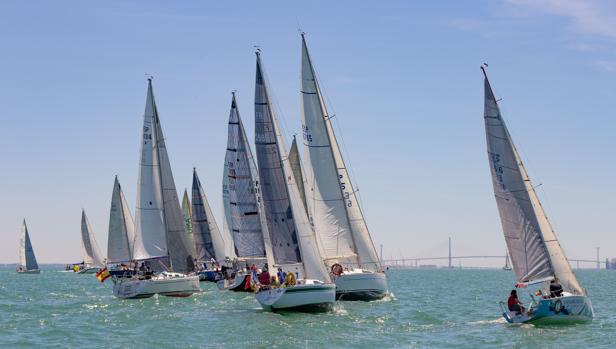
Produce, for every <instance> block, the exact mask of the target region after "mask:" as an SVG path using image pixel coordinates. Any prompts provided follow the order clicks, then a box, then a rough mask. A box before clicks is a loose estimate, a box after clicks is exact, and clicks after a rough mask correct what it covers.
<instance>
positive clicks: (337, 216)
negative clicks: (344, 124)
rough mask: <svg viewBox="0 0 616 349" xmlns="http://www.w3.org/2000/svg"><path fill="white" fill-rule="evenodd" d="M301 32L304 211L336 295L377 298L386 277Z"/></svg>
mask: <svg viewBox="0 0 616 349" xmlns="http://www.w3.org/2000/svg"><path fill="white" fill-rule="evenodd" d="M301 36H302V89H301V94H302V106H303V110H302V123H303V125H302V128H303V138H304V149H305V156H304V160H305V164H306V167H305V168H306V177H307V180H306V182H307V193H309V194H308V195H307V197H306V204H307V207H308V212H309V214H310V216H311V218H312V224H313V226H314V230H315V231H316V233H317V237H318V239H319V242H320V244H321V247H322V253H323V257H324V261H325V263H326V264H327V266H328V267H329V268H330V271H331V277H332V279H333V280H334V281H335V282H336V298H337V299H342V300H365V301H369V300H375V299H380V298H383V297H384V296H385V295H386V294H387V277H386V275H385V273H384V272H383V268H382V267H381V262H380V260H379V257H378V255H377V252H376V249H375V248H374V244H373V242H372V238H371V236H370V232H369V230H368V226H367V224H366V220H365V218H364V215H363V213H362V210H361V208H360V206H359V200H358V199H357V196H356V192H357V190H355V189H354V187H353V184H352V182H351V178H350V177H349V172H348V169H347V167H346V165H345V162H344V159H343V158H342V152H341V151H340V148H339V146H338V142H337V140H336V135H335V134H334V128H333V125H332V123H331V115H329V113H328V111H327V108H326V106H325V102H324V100H323V96H322V94H321V89H320V86H319V82H318V81H317V77H316V74H315V71H314V67H313V65H312V60H311V58H310V54H309V53H308V47H307V45H306V38H305V36H304V33H302V35H301Z"/></svg>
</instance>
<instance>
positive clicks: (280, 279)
mask: <svg viewBox="0 0 616 349" xmlns="http://www.w3.org/2000/svg"><path fill="white" fill-rule="evenodd" d="M276 276H277V277H278V282H279V283H281V284H282V283H284V282H285V281H286V280H287V273H286V272H284V271H282V268H281V267H278V273H276Z"/></svg>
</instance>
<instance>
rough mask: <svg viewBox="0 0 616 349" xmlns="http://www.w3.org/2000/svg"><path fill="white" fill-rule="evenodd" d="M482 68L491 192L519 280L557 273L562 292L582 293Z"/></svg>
mask: <svg viewBox="0 0 616 349" xmlns="http://www.w3.org/2000/svg"><path fill="white" fill-rule="evenodd" d="M482 70H483V72H484V78H485V79H484V89H485V97H484V121H485V129H486V140H487V147H488V158H489V161H490V172H491V173H492V183H493V187H494V195H495V197H496V203H497V206H498V211H499V214H500V218H501V223H502V226H503V232H504V235H505V241H506V242H507V248H508V249H509V255H510V257H511V262H512V264H513V270H514V271H515V273H516V275H517V277H518V280H519V281H520V282H528V281H533V280H537V279H542V278H546V277H553V276H554V277H557V278H558V279H559V280H560V283H561V284H562V286H563V288H564V289H565V290H566V291H569V292H572V293H576V294H583V293H584V290H583V289H582V287H581V286H580V284H579V283H578V281H577V279H576V277H575V274H574V273H573V271H572V270H571V266H570V265H569V262H568V261H567V258H566V257H565V253H564V251H563V250H562V248H561V247H560V244H559V242H558V239H557V238H556V234H555V233H554V230H553V229H552V227H551V225H550V222H549V221H548V218H547V216H546V215H545V212H544V210H543V207H542V206H541V203H540V202H539V198H538V197H537V194H536V192H535V189H534V187H533V185H532V182H531V180H530V178H529V177H528V174H527V173H526V169H525V168H524V165H523V163H522V160H521V159H520V156H519V154H518V151H517V150H516V148H515V145H514V144H513V140H512V139H511V135H510V134H509V131H508V130H507V126H506V124H505V121H504V120H503V118H502V115H501V113H500V110H499V107H498V103H497V101H496V98H495V97H494V93H493V91H492V87H491V86H490V82H489V81H488V77H487V75H485V70H484V68H483V67H482Z"/></svg>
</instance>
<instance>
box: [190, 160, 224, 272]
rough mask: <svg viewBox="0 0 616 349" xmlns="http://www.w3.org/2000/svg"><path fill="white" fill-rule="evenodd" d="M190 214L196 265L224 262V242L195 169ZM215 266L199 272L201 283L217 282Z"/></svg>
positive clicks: (214, 264) (212, 264) (212, 265)
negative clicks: (213, 261) (214, 261)
mask: <svg viewBox="0 0 616 349" xmlns="http://www.w3.org/2000/svg"><path fill="white" fill-rule="evenodd" d="M191 212H192V233H193V239H194V241H195V247H196V252H197V254H196V255H195V257H196V260H197V263H198V264H199V265H207V263H210V262H211V261H212V260H216V261H218V262H220V261H224V260H225V257H226V256H225V242H224V240H223V237H222V235H221V233H220V229H218V224H216V220H215V219H214V214H213V213H212V210H211V209H210V205H209V203H208V201H207V197H206V196H205V191H204V190H203V186H201V181H200V180H199V176H198V175H197V170H196V169H193V182H192V208H191ZM216 264H217V263H211V264H210V266H211V268H203V270H201V271H199V279H200V280H201V281H217V279H218V272H216V268H217V266H216Z"/></svg>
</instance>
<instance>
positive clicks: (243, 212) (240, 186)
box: [223, 93, 265, 258]
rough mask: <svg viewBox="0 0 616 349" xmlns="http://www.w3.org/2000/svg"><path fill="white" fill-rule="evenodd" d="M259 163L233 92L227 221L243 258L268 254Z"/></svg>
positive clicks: (225, 179)
mask: <svg viewBox="0 0 616 349" xmlns="http://www.w3.org/2000/svg"><path fill="white" fill-rule="evenodd" d="M256 178H258V174H257V166H256V164H255V162H254V158H253V156H252V151H251V150H250V144H249V142H248V138H247V137H246V131H245V130H244V125H243V123H242V119H241V118H240V114H239V109H238V107H237V102H236V100H235V93H233V97H232V101H231V111H230V113H229V127H228V137H227V152H226V156H225V173H224V174H223V198H224V208H225V218H226V219H225V222H227V228H228V231H230V233H231V236H232V237H233V244H234V246H235V253H236V254H237V256H238V257H240V258H248V257H253V258H254V257H257V258H261V257H265V246H264V243H263V232H262V226H261V219H260V217H259V215H260V210H259V205H258V196H257V195H258V193H257V188H258V183H257V182H258V181H257V180H256Z"/></svg>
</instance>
